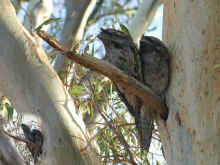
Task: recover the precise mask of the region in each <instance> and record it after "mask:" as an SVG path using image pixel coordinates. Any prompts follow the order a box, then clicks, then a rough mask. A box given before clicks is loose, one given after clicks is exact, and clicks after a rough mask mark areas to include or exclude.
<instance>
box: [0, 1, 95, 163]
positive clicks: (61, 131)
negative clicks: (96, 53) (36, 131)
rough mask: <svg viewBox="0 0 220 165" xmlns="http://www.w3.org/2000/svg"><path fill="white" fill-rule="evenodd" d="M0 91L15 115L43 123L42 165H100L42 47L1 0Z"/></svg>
mask: <svg viewBox="0 0 220 165" xmlns="http://www.w3.org/2000/svg"><path fill="white" fill-rule="evenodd" d="M0 36H1V39H0V50H1V54H0V69H1V70H2V72H0V91H1V92H2V93H3V94H4V95H5V96H7V97H8V98H9V99H10V101H11V103H12V104H13V106H14V107H15V108H16V110H17V111H18V112H23V113H31V114H34V115H36V116H38V117H39V118H41V119H42V127H43V134H44V136H45V144H44V148H43V149H44V151H45V152H44V154H43V164H46V165H50V164H53V165H60V164H63V163H64V162H65V164H88V162H89V164H99V162H98V161H97V158H96V155H95V153H94V152H91V151H92V149H91V147H90V146H89V147H88V148H87V149H86V150H85V151H80V150H81V149H82V148H84V147H85V146H86V145H87V140H88V135H87V132H86V130H85V125H84V123H83V121H82V120H81V119H80V118H79V117H78V116H77V115H76V112H75V109H74V104H73V101H72V98H71V97H70V96H69V95H68V93H67V92H66V91H65V88H64V86H63V84H62V82H61V81H60V79H59V77H58V75H57V74H56V72H55V71H54V70H53V68H52V67H51V66H50V65H49V63H48V61H47V58H46V55H45V53H44V51H43V50H42V48H41V47H39V46H38V44H36V43H35V40H34V39H33V38H32V36H31V35H30V34H29V33H28V32H27V31H26V30H25V29H24V28H23V26H22V25H21V24H20V22H19V21H18V20H17V18H16V15H15V11H14V9H13V7H12V5H11V4H10V1H9V0H1V1H0Z"/></svg>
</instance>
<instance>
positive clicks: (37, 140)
mask: <svg viewBox="0 0 220 165" xmlns="http://www.w3.org/2000/svg"><path fill="white" fill-rule="evenodd" d="M21 128H22V130H23V132H24V137H25V139H26V140H27V141H28V142H31V143H33V144H35V145H36V146H37V147H36V146H33V145H32V144H31V143H27V147H28V149H29V151H30V152H31V155H32V157H33V159H34V163H37V161H38V158H39V156H40V154H42V147H43V141H44V139H43V135H42V133H41V132H40V131H39V130H37V129H33V130H31V129H30V128H29V127H28V126H27V125H26V124H21Z"/></svg>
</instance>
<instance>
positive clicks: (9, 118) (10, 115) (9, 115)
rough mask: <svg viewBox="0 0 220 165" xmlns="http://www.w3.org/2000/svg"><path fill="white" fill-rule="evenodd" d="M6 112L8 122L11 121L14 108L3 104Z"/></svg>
mask: <svg viewBox="0 0 220 165" xmlns="http://www.w3.org/2000/svg"><path fill="white" fill-rule="evenodd" d="M5 106H6V108H7V111H8V120H12V118H13V114H14V108H13V107H11V106H10V105H9V104H8V103H6V104H5Z"/></svg>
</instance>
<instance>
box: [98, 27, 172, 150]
mask: <svg viewBox="0 0 220 165" xmlns="http://www.w3.org/2000/svg"><path fill="white" fill-rule="evenodd" d="M98 38H99V39H100V40H101V41H102V42H103V44H104V47H105V50H106V58H107V60H108V62H110V63H111V64H113V65H114V66H116V67H117V68H119V69H120V70H122V71H123V72H124V73H126V74H128V75H129V76H132V77H134V78H135V79H137V80H138V81H141V82H142V83H143V84H145V85H146V86H148V87H150V88H151V89H152V90H153V91H154V92H155V94H156V95H158V96H160V95H163V94H162V93H163V92H164V90H165V89H166V88H167V85H168V72H167V71H166V70H167V68H168V61H167V59H166V58H163V57H160V56H162V55H163V53H164V57H165V56H166V54H165V52H166V51H165V50H167V49H166V47H165V46H164V44H163V43H162V42H161V41H160V40H159V39H156V38H154V37H142V39H141V42H140V50H138V49H137V47H136V45H135V44H134V42H133V40H132V38H131V37H130V36H129V35H128V34H126V33H124V32H121V31H118V30H114V29H102V31H101V33H100V34H99V35H98ZM160 47H162V48H160ZM163 48H164V50H163ZM166 53H167V54H168V51H167V52H166ZM157 56H158V57H157ZM162 61H164V62H162ZM157 65H159V66H158V67H156V66H157ZM160 67H165V68H166V69H165V71H162V72H161V69H162V70H163V68H160ZM155 69H156V70H155ZM157 74H160V75H159V77H158V78H157ZM148 75H150V76H149V77H148ZM162 75H163V76H162ZM160 82H161V83H163V84H161V86H160V85H159V84H160ZM154 83H155V84H154ZM157 84H158V85H157ZM114 85H115V87H116V90H117V92H118V95H119V97H120V99H121V100H122V101H123V102H124V103H125V105H126V106H127V108H128V111H129V112H130V113H131V115H132V116H133V117H134V119H135V124H136V127H137V130H138V133H139V140H140V144H141V147H142V148H143V149H145V150H147V151H149V147H150V143H151V138H152V131H153V128H154V119H155V114H154V113H155V111H152V110H151V109H150V107H147V106H143V104H142V100H141V99H140V98H138V97H136V96H133V95H127V94H126V93H125V91H124V90H123V88H121V87H120V86H119V85H117V84H116V83H114ZM155 88H159V89H155ZM142 111H143V112H142Z"/></svg>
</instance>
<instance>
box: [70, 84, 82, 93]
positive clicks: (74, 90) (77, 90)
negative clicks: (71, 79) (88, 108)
mask: <svg viewBox="0 0 220 165" xmlns="http://www.w3.org/2000/svg"><path fill="white" fill-rule="evenodd" d="M83 91H84V87H83V86H81V85H74V86H73V87H72V88H70V89H69V93H70V94H71V95H77V94H80V93H82V92H83Z"/></svg>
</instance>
